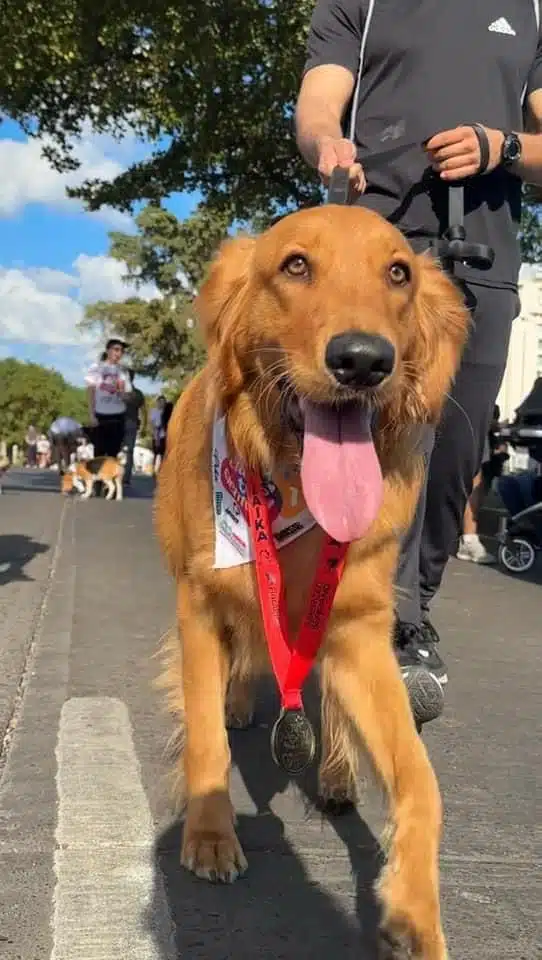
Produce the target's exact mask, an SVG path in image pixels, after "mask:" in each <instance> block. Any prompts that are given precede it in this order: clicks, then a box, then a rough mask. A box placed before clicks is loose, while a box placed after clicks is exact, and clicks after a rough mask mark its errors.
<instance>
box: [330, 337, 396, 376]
mask: <svg viewBox="0 0 542 960" xmlns="http://www.w3.org/2000/svg"><path fill="white" fill-rule="evenodd" d="M394 363H395V349H394V347H393V344H391V343H390V341H389V340H386V339H385V338H384V337H379V336H378V335H377V334H372V333H360V332H359V331H358V330H350V331H348V332H347V333H340V334H338V336H336V337H332V338H331V340H330V341H329V343H328V345H327V348H326V366H327V368H328V370H329V371H330V373H332V374H333V376H334V377H335V380H336V381H337V383H340V384H341V386H343V387H351V388H352V389H353V390H361V389H363V388H364V387H377V386H378V384H379V383H382V381H383V380H385V379H386V377H389V375H390V373H391V372H392V371H393V366H394Z"/></svg>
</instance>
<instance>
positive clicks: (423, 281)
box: [407, 254, 470, 423]
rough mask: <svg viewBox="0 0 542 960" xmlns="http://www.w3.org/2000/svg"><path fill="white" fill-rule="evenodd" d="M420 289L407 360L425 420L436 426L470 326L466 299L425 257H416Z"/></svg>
mask: <svg viewBox="0 0 542 960" xmlns="http://www.w3.org/2000/svg"><path fill="white" fill-rule="evenodd" d="M418 267H419V287H418V291H417V294H416V299H415V302H414V311H415V316H414V326H413V337H412V341H411V346H410V349H409V351H408V357H407V359H408V360H409V361H410V363H411V364H412V369H413V370H414V371H415V377H416V394H417V396H418V401H419V404H420V406H421V408H422V409H423V412H424V417H423V418H424V419H427V420H429V421H430V422H432V423H436V421H437V420H438V419H439V416H440V413H441V410H442V406H443V403H444V400H445V397H446V394H447V392H448V390H449V389H450V384H451V382H452V380H453V378H454V376H455V373H456V371H457V368H458V366H459V362H460V360H461V354H462V351H463V347H464V345H465V341H466V339H467V335H468V332H469V326H470V314H469V311H468V309H467V307H466V304H465V297H464V295H463V294H462V292H461V290H460V289H459V288H458V286H457V285H456V284H455V283H454V282H453V281H452V280H450V278H449V277H448V276H446V274H445V273H444V271H443V270H442V268H441V267H440V266H439V265H438V263H436V261H435V260H434V259H433V258H432V257H431V256H430V255H428V254H421V255H420V256H419V257H418Z"/></svg>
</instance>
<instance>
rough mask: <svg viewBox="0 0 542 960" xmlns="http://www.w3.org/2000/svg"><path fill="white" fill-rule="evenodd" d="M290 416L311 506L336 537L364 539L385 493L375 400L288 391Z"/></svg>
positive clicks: (310, 508)
mask: <svg viewBox="0 0 542 960" xmlns="http://www.w3.org/2000/svg"><path fill="white" fill-rule="evenodd" d="M286 416H287V419H288V423H289V425H290V428H291V429H292V430H293V431H294V432H295V433H296V434H297V435H298V436H299V437H300V440H301V443H302V455H301V483H302V486H303V494H304V497H305V501H306V503H307V506H308V508H309V510H310V511H311V513H312V515H313V516H314V518H315V520H316V521H317V522H318V524H319V525H320V526H321V527H322V529H323V530H325V531H326V533H328V534H329V535H330V536H331V537H333V538H334V539H335V540H338V541H340V542H341V543H350V542H352V541H353V540H359V539H360V538H361V537H363V536H364V534H365V533H366V532H367V530H368V529H369V527H370V526H371V524H372V523H373V521H374V520H375V518H376V515H377V513H378V511H379V509H380V506H381V504H382V496H383V480H382V471H381V469H380V463H379V460H378V456H377V454H376V450H375V446H374V443H373V436H372V408H371V406H370V405H369V404H368V403H363V401H354V402H352V401H350V402H347V403H344V404H341V405H334V406H332V405H327V404H321V403H313V402H312V401H310V400H307V399H305V398H303V399H301V398H299V397H297V396H296V395H294V394H292V392H291V391H288V400H287V410H286Z"/></svg>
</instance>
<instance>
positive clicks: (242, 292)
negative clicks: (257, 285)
mask: <svg viewBox="0 0 542 960" xmlns="http://www.w3.org/2000/svg"><path fill="white" fill-rule="evenodd" d="M255 243H256V241H255V240H254V238H253V237H247V236H240V237H236V238H234V239H230V240H226V241H225V242H224V243H223V244H222V246H221V247H220V249H219V251H218V253H217V255H216V257H215V258H214V260H213V261H212V263H211V266H210V268H209V272H208V274H207V277H206V278H205V280H204V282H203V284H202V286H201V288H200V291H199V294H198V296H197V298H196V302H195V307H196V311H197V314H198V318H199V322H200V325H201V329H202V331H203V334H204V337H205V341H206V345H207V352H208V356H209V362H210V363H211V365H212V367H213V368H214V376H215V378H216V380H215V383H216V387H217V390H218V394H219V399H220V401H221V402H222V404H224V405H226V404H227V403H228V401H230V400H231V399H232V398H233V397H235V395H236V394H237V393H238V392H239V390H240V389H241V386H242V383H243V374H242V370H241V367H240V364H239V359H238V353H237V349H236V343H237V340H238V338H239V334H240V332H241V329H242V325H243V323H244V322H247V317H246V314H245V306H246V303H247V300H248V290H249V284H250V273H251V264H252V257H253V253H254V246H255Z"/></svg>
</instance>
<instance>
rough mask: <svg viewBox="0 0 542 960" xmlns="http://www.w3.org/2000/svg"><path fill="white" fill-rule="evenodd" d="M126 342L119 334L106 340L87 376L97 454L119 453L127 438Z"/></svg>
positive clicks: (98, 455) (128, 383)
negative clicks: (98, 357)
mask: <svg viewBox="0 0 542 960" xmlns="http://www.w3.org/2000/svg"><path fill="white" fill-rule="evenodd" d="M125 349H126V344H125V343H124V341H123V340H120V339H119V338H118V337H112V338H111V339H110V340H108V341H107V344H106V347H105V352H104V353H103V354H102V356H101V359H100V361H99V362H98V363H93V364H92V366H91V367H90V369H89V371H88V373H87V375H86V377H85V383H86V385H87V391H88V407H89V417H90V427H91V428H92V440H93V444H94V455H95V456H96V457H116V456H118V454H119V452H120V448H121V446H122V441H123V438H124V426H125V415H126V403H125V397H126V395H127V394H128V393H130V390H131V384H130V378H129V376H128V373H127V371H126V370H124V368H123V367H122V366H121V360H122V357H123V355H124V351H125Z"/></svg>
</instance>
